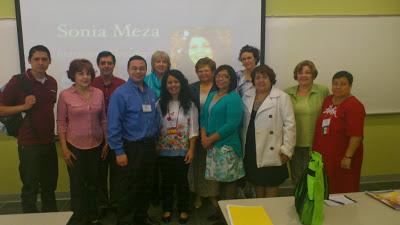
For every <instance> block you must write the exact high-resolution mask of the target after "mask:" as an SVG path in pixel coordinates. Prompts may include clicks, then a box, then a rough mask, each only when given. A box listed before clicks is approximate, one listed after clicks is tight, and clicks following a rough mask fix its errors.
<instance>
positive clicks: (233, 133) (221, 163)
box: [200, 65, 244, 220]
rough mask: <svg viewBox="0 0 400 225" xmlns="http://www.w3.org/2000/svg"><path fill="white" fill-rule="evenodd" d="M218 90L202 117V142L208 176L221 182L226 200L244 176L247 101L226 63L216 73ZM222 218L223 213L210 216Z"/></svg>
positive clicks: (232, 194)
mask: <svg viewBox="0 0 400 225" xmlns="http://www.w3.org/2000/svg"><path fill="white" fill-rule="evenodd" d="M214 85H215V86H216V89H217V91H213V92H211V93H210V94H209V95H208V97H207V100H206V102H205V103H204V107H203V110H202V112H201V116H200V126H201V144H202V146H203V148H204V149H206V150H207V163H206V173H205V178H206V179H209V180H215V181H218V182H219V183H220V193H221V194H222V196H224V197H225V198H226V199H233V198H235V197H236V181H237V180H238V179H240V178H241V177H243V176H244V169H243V161H242V155H243V154H242V148H241V143H240V137H239V127H240V125H241V122H242V117H243V103H242V100H241V98H240V96H239V94H238V93H237V92H236V91H235V89H236V86H237V77H236V73H235V71H234V70H233V68H232V67H231V66H228V65H222V66H219V67H218V68H217V70H216V71H215V76H214ZM208 219H209V220H218V219H222V218H221V217H220V213H219V212H218V211H217V212H216V213H215V214H213V215H212V216H210V217H209V218H208Z"/></svg>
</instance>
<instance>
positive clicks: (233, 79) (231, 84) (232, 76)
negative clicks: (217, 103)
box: [214, 65, 237, 92]
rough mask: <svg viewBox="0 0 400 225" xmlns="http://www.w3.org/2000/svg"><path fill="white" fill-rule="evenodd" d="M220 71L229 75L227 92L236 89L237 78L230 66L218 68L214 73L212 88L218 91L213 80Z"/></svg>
mask: <svg viewBox="0 0 400 225" xmlns="http://www.w3.org/2000/svg"><path fill="white" fill-rule="evenodd" d="M222 70H226V71H227V72H228V74H229V90H228V92H231V91H233V90H235V89H236V87H237V76H236V72H235V70H234V69H233V68H232V66H230V65H221V66H219V67H218V68H217V69H216V70H215V72H214V86H215V87H216V88H217V90H218V89H219V88H218V87H217V85H216V83H215V78H216V77H217V74H218V73H219V72H221V71H222Z"/></svg>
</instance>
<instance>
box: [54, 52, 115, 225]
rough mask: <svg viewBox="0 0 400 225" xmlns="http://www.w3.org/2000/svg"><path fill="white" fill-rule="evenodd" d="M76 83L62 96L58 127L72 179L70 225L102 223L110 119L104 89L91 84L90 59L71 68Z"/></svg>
mask: <svg viewBox="0 0 400 225" xmlns="http://www.w3.org/2000/svg"><path fill="white" fill-rule="evenodd" d="M67 74H68V78H70V79H71V80H72V81H73V82H74V84H73V85H72V86H71V87H70V88H67V89H65V90H64V91H62V92H61V93H60V97H59V99H58V105H57V126H58V128H57V129H58V134H59V137H60V143H61V149H62V152H63V157H64V160H65V163H66V164H67V168H68V174H69V179H70V193H71V208H72V211H73V212H74V213H73V215H72V217H71V218H70V220H69V221H68V223H67V225H75V224H100V222H99V221H98V220H97V205H96V185H97V176H98V174H97V173H98V163H99V161H100V159H101V158H105V157H106V156H107V151H108V148H107V139H106V137H107V133H106V132H107V120H106V113H105V104H104V97H103V93H102V92H101V90H99V89H97V88H94V87H92V86H91V85H90V84H91V82H92V80H93V78H94V77H95V72H94V69H93V65H92V64H91V63H90V61H89V60H87V59H75V60H73V61H72V62H71V64H70V65H69V69H68V71H67Z"/></svg>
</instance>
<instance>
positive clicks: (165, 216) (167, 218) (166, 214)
mask: <svg viewBox="0 0 400 225" xmlns="http://www.w3.org/2000/svg"><path fill="white" fill-rule="evenodd" d="M171 218H172V212H168V211H166V212H164V214H163V215H162V217H161V220H162V221H163V222H164V223H169V222H171Z"/></svg>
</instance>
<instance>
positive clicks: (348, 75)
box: [332, 70, 353, 86]
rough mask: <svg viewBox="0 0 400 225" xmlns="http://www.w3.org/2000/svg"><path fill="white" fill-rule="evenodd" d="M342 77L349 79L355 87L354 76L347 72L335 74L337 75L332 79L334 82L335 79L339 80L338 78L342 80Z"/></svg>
mask: <svg viewBox="0 0 400 225" xmlns="http://www.w3.org/2000/svg"><path fill="white" fill-rule="evenodd" d="M342 77H344V78H346V79H347V81H348V82H349V84H350V86H351V85H353V75H352V74H351V73H349V72H347V71H345V70H342V71H339V72H337V73H335V75H333V77H332V81H333V80H335V79H338V78H342Z"/></svg>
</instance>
